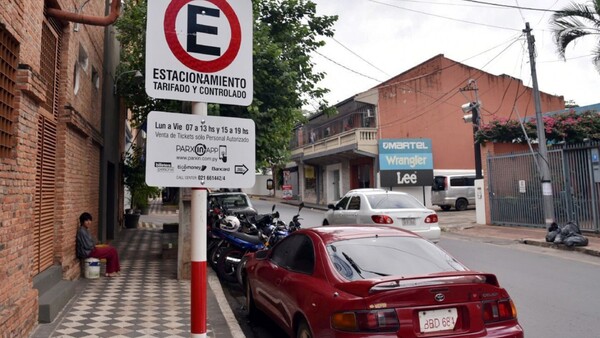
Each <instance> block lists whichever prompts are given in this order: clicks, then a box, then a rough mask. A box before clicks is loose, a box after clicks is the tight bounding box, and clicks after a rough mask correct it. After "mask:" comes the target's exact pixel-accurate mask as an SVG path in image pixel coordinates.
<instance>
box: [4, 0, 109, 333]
mask: <svg viewBox="0 0 600 338" xmlns="http://www.w3.org/2000/svg"><path fill="white" fill-rule="evenodd" d="M108 3H109V2H108V1H89V2H85V6H84V7H81V8H80V6H81V2H80V1H72V0H46V1H44V0H3V1H2V4H1V5H0V182H1V183H0V204H1V209H0V210H1V211H0V215H1V216H0V281H1V283H0V332H1V333H2V336H8V337H26V336H28V334H29V333H30V332H31V331H32V330H33V329H34V328H35V326H36V325H37V323H38V311H39V310H38V299H39V295H38V290H37V289H36V288H35V280H36V278H38V277H39V276H41V275H42V274H43V273H46V272H47V271H50V270H55V271H58V272H59V277H60V278H59V279H62V280H73V279H77V278H79V276H80V274H81V267H80V262H79V260H78V259H77V258H76V257H75V234H76V231H77V226H78V217H79V215H80V214H81V213H82V212H84V211H89V212H90V213H92V215H94V221H95V222H94V226H93V228H92V232H93V233H94V235H98V234H99V227H98V226H97V224H98V220H101V219H103V218H106V216H101V215H102V214H104V213H103V212H102V208H103V207H102V204H103V202H101V199H102V197H101V196H103V195H104V193H103V191H105V190H106V189H105V186H106V185H107V184H106V181H105V179H104V178H103V177H102V176H104V173H103V170H102V168H103V167H105V161H104V159H103V156H105V155H103V154H104V152H105V151H106V149H105V145H104V138H105V137H104V136H103V118H104V116H105V112H104V111H103V110H102V109H103V108H104V109H106V105H105V104H103V95H102V94H103V92H106V88H111V84H110V83H109V82H110V81H112V80H108V82H107V81H105V80H107V79H105V75H106V74H108V73H107V71H106V70H105V65H104V59H105V39H104V38H105V34H106V29H107V28H105V27H101V26H91V25H83V24H75V23H72V22H68V21H67V20H64V17H63V18H61V17H60V16H57V15H54V14H52V15H54V16H52V15H49V14H48V12H49V8H54V9H62V10H66V11H73V9H74V8H78V9H79V10H80V11H81V13H83V14H85V15H91V16H97V17H104V16H105V13H106V12H107V10H108V8H107V6H108V5H107V4H108ZM50 12H51V11H50ZM113 214H115V215H116V214H117V212H113ZM102 237H105V235H103V236H101V237H100V238H102Z"/></svg>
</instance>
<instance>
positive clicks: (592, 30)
mask: <svg viewBox="0 0 600 338" xmlns="http://www.w3.org/2000/svg"><path fill="white" fill-rule="evenodd" d="M551 23H552V32H553V34H554V41H555V43H556V47H557V48H558V54H559V55H560V56H561V57H563V58H564V57H565V52H566V49H567V46H569V45H574V44H575V43H576V41H581V40H583V39H582V38H583V37H586V36H587V37H593V38H595V39H597V40H596V48H595V49H594V51H593V62H594V65H595V66H596V69H597V70H598V72H600V39H599V38H598V36H599V33H600V0H590V1H589V2H588V4H578V3H575V2H573V3H571V4H569V5H568V6H566V7H565V8H563V9H561V10H560V11H556V12H554V14H553V15H552V20H551Z"/></svg>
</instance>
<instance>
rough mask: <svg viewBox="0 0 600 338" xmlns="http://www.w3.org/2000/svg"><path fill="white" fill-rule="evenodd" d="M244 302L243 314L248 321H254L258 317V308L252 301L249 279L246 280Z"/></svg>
mask: <svg viewBox="0 0 600 338" xmlns="http://www.w3.org/2000/svg"><path fill="white" fill-rule="evenodd" d="M245 284H246V285H245V289H246V304H245V306H244V314H245V315H246V317H248V319H249V320H250V321H254V320H256V319H257V318H258V309H257V308H256V304H255V303H254V297H252V288H251V287H250V281H248V280H246V283H245Z"/></svg>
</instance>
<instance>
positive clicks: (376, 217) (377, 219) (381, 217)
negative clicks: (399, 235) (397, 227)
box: [371, 215, 394, 224]
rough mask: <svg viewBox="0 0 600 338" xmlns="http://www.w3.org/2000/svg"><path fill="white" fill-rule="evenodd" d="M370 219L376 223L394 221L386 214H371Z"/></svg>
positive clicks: (390, 222)
mask: <svg viewBox="0 0 600 338" xmlns="http://www.w3.org/2000/svg"><path fill="white" fill-rule="evenodd" d="M371 219H372V220H373V222H375V223H377V224H392V223H394V220H393V219H392V218H391V217H390V216H387V215H373V216H371Z"/></svg>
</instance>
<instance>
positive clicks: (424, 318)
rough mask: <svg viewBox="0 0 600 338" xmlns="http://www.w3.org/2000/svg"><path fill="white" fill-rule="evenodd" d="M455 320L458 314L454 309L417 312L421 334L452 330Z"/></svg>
mask: <svg viewBox="0 0 600 338" xmlns="http://www.w3.org/2000/svg"><path fill="white" fill-rule="evenodd" d="M457 319H458V312H457V311H456V308H450V309H442V310H431V311H419V325H420V327H421V332H435V331H444V330H454V326H455V325H456V321H457Z"/></svg>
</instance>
